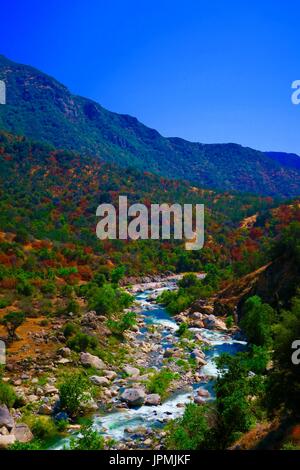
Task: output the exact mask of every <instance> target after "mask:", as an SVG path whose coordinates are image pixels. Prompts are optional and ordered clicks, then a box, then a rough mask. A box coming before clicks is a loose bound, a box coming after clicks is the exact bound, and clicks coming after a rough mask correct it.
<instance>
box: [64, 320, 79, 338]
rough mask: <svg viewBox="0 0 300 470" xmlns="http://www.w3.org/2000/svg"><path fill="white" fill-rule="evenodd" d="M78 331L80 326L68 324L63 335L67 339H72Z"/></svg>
mask: <svg viewBox="0 0 300 470" xmlns="http://www.w3.org/2000/svg"><path fill="white" fill-rule="evenodd" d="M77 330H78V326H77V325H75V324H74V323H66V324H65V326H64V328H63V334H64V336H65V337H66V338H70V336H72V335H73V334H75V333H76V331H77Z"/></svg>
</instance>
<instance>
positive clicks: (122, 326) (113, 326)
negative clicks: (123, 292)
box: [107, 312, 136, 336]
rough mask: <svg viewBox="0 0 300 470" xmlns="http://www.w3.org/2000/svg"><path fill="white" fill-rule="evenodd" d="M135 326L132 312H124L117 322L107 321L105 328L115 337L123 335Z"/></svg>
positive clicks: (134, 315) (134, 317) (134, 316)
mask: <svg viewBox="0 0 300 470" xmlns="http://www.w3.org/2000/svg"><path fill="white" fill-rule="evenodd" d="M135 324H136V314H135V313H134V312H126V313H123V314H122V315H121V318H120V319H119V320H108V321H107V326H108V328H109V329H110V330H111V332H112V333H114V334H115V335H121V336H122V335H123V333H124V332H125V331H126V330H129V329H130V328H132V327H133V326H134V325H135Z"/></svg>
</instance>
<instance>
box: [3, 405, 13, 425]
mask: <svg viewBox="0 0 300 470" xmlns="http://www.w3.org/2000/svg"><path fill="white" fill-rule="evenodd" d="M3 426H5V427H6V428H7V429H8V430H9V431H11V430H12V429H13V427H14V419H13V417H12V416H11V414H10V412H9V410H8V408H7V406H6V405H2V406H0V428H2V427H3Z"/></svg>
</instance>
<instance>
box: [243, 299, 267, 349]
mask: <svg viewBox="0 0 300 470" xmlns="http://www.w3.org/2000/svg"><path fill="white" fill-rule="evenodd" d="M274 322H275V312H274V310H273V309H272V307H271V306H270V305H268V304H264V303H262V301H261V298H260V297H258V296H257V295H254V296H253V297H250V298H249V299H248V300H247V301H246V303H245V307H244V313H243V318H242V320H241V327H242V329H243V330H244V332H245V333H246V335H247V338H248V340H249V341H250V343H253V344H256V345H257V346H264V345H266V346H268V345H270V344H271V343H272V324H273V323H274Z"/></svg>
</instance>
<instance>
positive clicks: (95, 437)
mask: <svg viewBox="0 0 300 470" xmlns="http://www.w3.org/2000/svg"><path fill="white" fill-rule="evenodd" d="M103 449H104V438H103V436H101V435H99V434H98V432H97V431H95V430H94V429H93V427H92V425H91V424H87V425H84V426H82V427H81V430H80V437H77V438H71V439H70V444H69V447H68V448H66V450H103Z"/></svg>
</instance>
